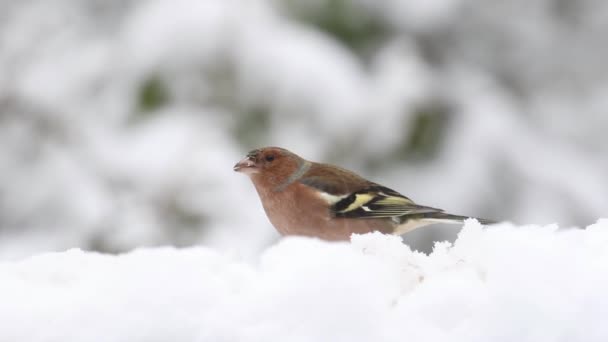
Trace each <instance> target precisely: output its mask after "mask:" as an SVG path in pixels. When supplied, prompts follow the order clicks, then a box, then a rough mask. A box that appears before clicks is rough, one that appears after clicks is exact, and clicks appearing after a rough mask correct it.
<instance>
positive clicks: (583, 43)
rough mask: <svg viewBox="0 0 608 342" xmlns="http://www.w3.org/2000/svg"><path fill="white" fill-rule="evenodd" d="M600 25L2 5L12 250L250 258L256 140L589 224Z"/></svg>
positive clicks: (482, 4)
mask: <svg viewBox="0 0 608 342" xmlns="http://www.w3.org/2000/svg"><path fill="white" fill-rule="evenodd" d="M606 37H608V2H606V1H603V0H579V1H570V0H511V1H499V0H496V1H487V0H426V1H415V0H384V1H378V0H354V1H346V0H307V1H296V0H292V1H287V0H285V1H280V0H276V1H273V0H249V1H228V0H205V1H202V0H175V1H160V0H149V1H144V0H122V1H107V0H88V1H83V0H37V1H36V0H24V1H10V0H2V1H0V259H5V260H6V259H14V258H20V257H23V256H27V255H31V254H34V253H40V252H43V251H55V250H64V249H66V248H70V247H79V248H83V249H88V250H97V251H103V252H111V253H113V252H122V251H127V250H130V249H133V248H135V247H138V246H157V245H174V246H189V245H206V246H213V247H214V248H218V249H221V250H226V251H229V252H230V253H234V254H235V255H237V256H241V257H243V258H247V257H251V256H253V255H255V254H256V253H258V252H259V251H260V250H261V249H263V248H264V247H266V246H268V245H270V244H272V243H274V242H275V241H276V239H277V238H278V235H277V233H275V231H274V229H273V228H272V227H271V225H270V224H269V222H268V221H267V219H266V217H265V215H264V213H263V210H262V207H261V205H260V203H259V201H258V199H257V195H256V193H255V191H254V188H253V186H252V185H251V184H250V182H249V180H248V179H247V178H246V177H245V176H243V175H240V174H236V173H234V172H233V171H232V166H233V165H234V163H235V162H236V161H238V160H239V159H241V158H242V156H243V155H244V154H245V153H246V152H247V151H249V150H251V149H253V148H256V147H260V146H266V145H276V146H282V147H285V148H288V149H291V150H293V151H294V152H296V153H298V154H300V155H302V156H303V157H306V158H308V159H312V160H320V161H325V162H331V163H336V164H340V165H342V166H344V167H347V168H351V169H354V170H356V171H357V172H359V173H360V174H362V175H364V176H366V177H368V178H371V179H373V180H375V181H377V182H380V183H383V184H385V185H387V186H389V187H392V188H394V189H395V190H398V191H400V192H403V193H404V194H405V195H407V196H409V197H410V198H412V199H414V200H415V201H417V202H419V203H421V204H426V205H430V206H434V207H440V208H444V209H446V210H448V211H449V212H453V213H457V214H464V215H472V216H480V217H486V218H492V219H496V220H508V221H512V222H515V223H518V224H532V223H534V224H550V223H558V224H559V225H560V226H561V227H570V226H579V227H580V226H585V225H588V224H591V223H593V222H595V221H596V220H597V219H598V218H599V217H602V216H604V217H606V216H607V209H608V142H607V138H606V134H607V132H608V68H607V67H606V61H608V44H606ZM458 230H459V227H458V226H456V227H452V226H447V227H446V226H442V227H434V228H432V229H431V228H427V229H422V230H419V231H415V232H413V233H411V234H408V235H406V237H405V240H406V242H407V243H409V244H411V245H412V246H413V247H414V248H416V249H419V250H422V251H428V250H429V249H430V248H431V247H432V241H433V240H444V239H453V238H454V236H455V234H456V233H457V232H458Z"/></svg>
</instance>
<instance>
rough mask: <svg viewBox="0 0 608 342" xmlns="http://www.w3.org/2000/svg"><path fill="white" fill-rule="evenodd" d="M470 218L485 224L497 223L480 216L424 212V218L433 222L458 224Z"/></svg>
mask: <svg viewBox="0 0 608 342" xmlns="http://www.w3.org/2000/svg"><path fill="white" fill-rule="evenodd" d="M469 218H472V219H476V220H477V221H479V223H481V224H483V225H489V224H495V223H497V222H496V221H492V220H487V219H482V218H478V217H471V216H461V215H452V214H448V213H444V212H436V213H426V214H424V218H423V220H426V221H433V222H437V223H452V224H454V223H456V224H458V223H463V222H464V220H466V219H469Z"/></svg>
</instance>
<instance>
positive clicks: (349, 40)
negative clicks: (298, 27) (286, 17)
mask: <svg viewBox="0 0 608 342" xmlns="http://www.w3.org/2000/svg"><path fill="white" fill-rule="evenodd" d="M324 5H325V6H323V8H321V9H319V10H317V11H304V10H302V9H301V8H300V6H299V5H298V3H297V1H289V2H287V7H288V11H289V13H290V14H291V15H292V16H294V17H295V18H296V19H299V20H300V21H302V22H304V23H307V24H310V25H312V26H316V27H317V28H319V29H320V30H322V31H324V32H326V33H328V34H329V35H331V36H333V37H334V38H336V39H337V40H338V41H340V42H342V44H344V45H345V46H347V47H349V48H350V49H351V50H353V51H355V52H356V53H358V54H359V55H365V54H367V53H369V52H370V51H372V50H373V49H374V48H375V47H376V46H378V45H380V44H381V43H382V41H383V40H384V39H385V38H386V37H387V36H389V35H390V33H391V29H390V27H389V25H388V24H387V23H386V21H384V20H382V18H380V17H378V16H376V15H374V14H373V13H370V12H369V11H366V10H365V9H364V8H361V7H360V6H357V4H356V3H353V2H351V1H347V0H326V2H325V4H324Z"/></svg>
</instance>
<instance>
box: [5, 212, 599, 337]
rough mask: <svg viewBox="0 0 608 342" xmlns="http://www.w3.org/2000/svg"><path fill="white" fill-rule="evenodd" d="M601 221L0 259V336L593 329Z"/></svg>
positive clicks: (504, 333)
mask: <svg viewBox="0 0 608 342" xmlns="http://www.w3.org/2000/svg"><path fill="white" fill-rule="evenodd" d="M606 289H608V220H601V221H599V222H598V223H597V224H594V225H592V226H589V227H588V228H587V229H584V230H582V229H580V230H579V229H572V230H560V231H557V227H555V226H547V227H538V226H528V227H515V226H512V225H507V224H503V225H499V226H497V227H493V228H488V229H482V227H481V226H480V225H479V224H478V223H477V222H476V221H468V222H467V223H466V225H465V227H464V228H463V230H462V231H461V233H460V234H459V236H458V239H457V240H456V242H455V243H454V244H453V245H451V244H449V243H446V242H442V243H438V244H437V245H436V246H435V249H434V251H433V252H432V253H431V254H430V255H424V254H421V253H418V252H414V251H412V250H410V248H409V247H408V246H406V245H404V244H402V243H401V241H400V239H399V238H397V237H392V236H384V235H381V234H369V235H362V236H354V237H353V239H352V242H351V243H327V242H322V241H318V240H314V239H306V238H286V239H283V240H282V241H281V242H279V243H278V244H277V245H275V246H273V247H271V248H269V249H268V250H267V251H266V252H264V254H263V255H262V256H261V258H260V259H259V263H257V264H255V265H252V264H248V263H245V262H242V261H239V260H235V258H234V257H232V256H230V255H225V254H220V253H218V252H215V251H213V250H210V249H207V248H202V247H201V248H188V249H173V248H156V249H140V250H136V251H133V252H131V253H128V254H123V255H117V256H114V255H103V254H97V253H89V252H83V251H80V250H70V251H67V252H63V253H52V254H44V255H39V256H35V257H31V258H28V259H25V260H22V261H18V262H4V263H0V303H1V305H0V341H29V342H34V341H62V342H67V341H104V342H105V341H451V342H454V341H606V340H608V325H607V324H605V320H606V317H608V291H607V290H606Z"/></svg>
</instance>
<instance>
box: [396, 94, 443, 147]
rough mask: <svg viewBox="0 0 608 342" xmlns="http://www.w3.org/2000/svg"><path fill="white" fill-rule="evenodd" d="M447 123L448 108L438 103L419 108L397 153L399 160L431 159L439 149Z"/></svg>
mask: <svg viewBox="0 0 608 342" xmlns="http://www.w3.org/2000/svg"><path fill="white" fill-rule="evenodd" d="M448 123H449V108H448V107H447V106H445V105H441V104H438V103H431V104H428V105H425V106H421V107H420V108H418V109H417V110H416V111H415V113H414V118H412V119H411V122H409V123H408V126H409V129H408V134H407V135H406V138H405V139H404V141H403V144H401V146H400V147H399V148H398V151H397V153H398V154H399V157H401V158H408V159H409V158H414V159H431V158H433V157H435V156H436V154H437V152H438V151H439V149H440V147H441V143H442V142H443V138H444V136H445V133H446V130H447V128H448Z"/></svg>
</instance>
